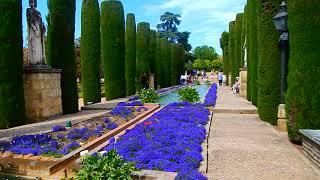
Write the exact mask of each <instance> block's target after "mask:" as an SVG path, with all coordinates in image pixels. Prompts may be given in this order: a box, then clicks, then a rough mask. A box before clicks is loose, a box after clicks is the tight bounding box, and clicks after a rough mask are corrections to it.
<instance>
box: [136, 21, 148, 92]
mask: <svg viewBox="0 0 320 180" xmlns="http://www.w3.org/2000/svg"><path fill="white" fill-rule="evenodd" d="M149 34H150V24H149V23H146V22H141V23H139V24H138V29H137V72H136V90H137V91H140V90H141V89H142V88H143V82H142V79H143V77H144V76H149V71H150V61H149V60H150V55H149V38H150V35H149Z"/></svg>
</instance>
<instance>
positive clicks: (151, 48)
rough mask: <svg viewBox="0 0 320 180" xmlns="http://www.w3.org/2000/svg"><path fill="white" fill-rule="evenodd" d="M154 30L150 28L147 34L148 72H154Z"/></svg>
mask: <svg viewBox="0 0 320 180" xmlns="http://www.w3.org/2000/svg"><path fill="white" fill-rule="evenodd" d="M156 34H157V33H156V31H155V30H150V36H149V56H150V59H149V62H150V73H152V74H155V73H156V43H157V42H156Z"/></svg>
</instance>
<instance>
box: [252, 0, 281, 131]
mask: <svg viewBox="0 0 320 180" xmlns="http://www.w3.org/2000/svg"><path fill="white" fill-rule="evenodd" d="M258 3H259V5H258V23H257V25H258V37H259V40H258V48H259V49H258V52H259V53H258V57H259V60H258V61H259V63H258V69H259V71H258V82H259V83H258V112H259V116H260V118H261V119H262V120H264V121H267V122H269V123H271V124H273V125H276V124H277V119H278V117H277V114H278V106H279V104H280V52H279V33H278V31H277V30H276V27H275V25H274V23H273V17H274V16H275V15H276V14H277V13H278V10H279V7H280V4H281V0H259V1H258Z"/></svg>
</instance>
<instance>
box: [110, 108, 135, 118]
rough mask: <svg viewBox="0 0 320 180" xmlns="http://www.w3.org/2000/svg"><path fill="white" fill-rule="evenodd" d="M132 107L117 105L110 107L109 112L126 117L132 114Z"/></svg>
mask: <svg viewBox="0 0 320 180" xmlns="http://www.w3.org/2000/svg"><path fill="white" fill-rule="evenodd" d="M132 112H133V109H132V108H129V107H124V106H117V107H115V108H113V109H112V111H111V112H110V114H111V115H112V116H120V117H122V118H128V117H129V116H131V115H132Z"/></svg>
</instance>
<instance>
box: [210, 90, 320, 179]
mask: <svg viewBox="0 0 320 180" xmlns="http://www.w3.org/2000/svg"><path fill="white" fill-rule="evenodd" d="M217 108H224V109H228V108H230V109H233V110H235V109H242V110H244V109H250V110H252V109H254V108H255V107H254V106H252V105H251V104H250V103H249V102H248V101H246V100H244V99H243V98H242V97H239V96H238V95H234V94H232V92H231V90H230V88H229V87H220V88H219V89H218V100H217ZM298 148H299V147H296V146H294V145H293V144H291V143H290V142H289V141H288V138H287V135H286V134H285V133H280V132H278V131H277V130H276V129H275V128H274V127H273V126H271V125H269V124H267V123H265V122H263V121H261V120H260V119H259V117H258V115H257V114H236V113H215V114H214V122H213V125H212V126H211V134H210V137H209V150H208V151H209V161H208V174H207V176H208V177H209V179H246V180H247V179H249V180H251V179H252V180H256V179H266V180H269V179H270V180H274V179H281V180H284V179H288V180H289V179H290V180H293V179H301V180H308V179H320V173H319V168H318V167H317V166H315V165H314V164H313V163H312V162H311V161H309V160H308V159H307V158H306V157H305V156H304V155H303V154H302V152H301V151H300V150H299V149H298Z"/></svg>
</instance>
